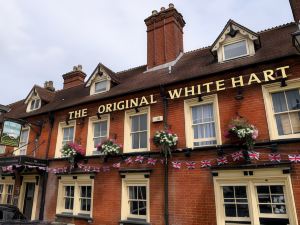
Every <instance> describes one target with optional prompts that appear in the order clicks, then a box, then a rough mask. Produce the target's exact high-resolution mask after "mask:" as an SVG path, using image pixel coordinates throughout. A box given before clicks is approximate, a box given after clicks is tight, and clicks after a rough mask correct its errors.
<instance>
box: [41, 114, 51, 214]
mask: <svg viewBox="0 0 300 225" xmlns="http://www.w3.org/2000/svg"><path fill="white" fill-rule="evenodd" d="M48 119H49V124H50V131H49V133H48V140H47V147H46V159H48V157H49V150H50V141H51V136H52V130H53V125H54V114H53V112H50V113H49V114H48ZM47 180H48V172H47V171H45V173H44V177H43V188H42V197H41V207H40V213H39V220H43V219H44V211H45V199H46V189H47Z"/></svg>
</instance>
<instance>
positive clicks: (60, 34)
mask: <svg viewBox="0 0 300 225" xmlns="http://www.w3.org/2000/svg"><path fill="white" fill-rule="evenodd" d="M172 2H173V3H174V4H175V7H176V8H177V10H178V11H179V12H180V13H182V15H183V17H184V19H185V22H186V26H185V27H184V48H185V51H190V50H193V49H197V48H200V47H204V46H208V45H211V44H212V43H213V41H214V40H215V39H216V37H217V36H218V35H219V33H220V32H221V30H222V29H223V27H224V25H225V24H226V22H227V21H228V20H229V19H230V18H231V19H233V20H235V21H236V22H238V23H240V24H242V25H244V26H246V27H248V28H250V29H252V30H253V31H261V30H264V29H266V28H270V27H273V26H277V25H281V24H284V23H287V22H291V21H292V20H293V19H292V13H291V10H290V6H289V1H288V0H193V1H192V0H190V1H188V0H186V1H183V0H173V1H172ZM169 3H170V0H168V1H165V0H152V1H149V0H126V1H125V0H119V1H117V0H110V1H107V0H106V1H104V0H43V1H41V0H26V1H23V0H0V104H9V103H12V102H15V101H17V100H21V99H24V98H25V97H26V96H27V94H28V93H29V91H30V90H31V88H32V87H33V85H34V84H38V85H40V86H43V84H44V81H46V80H53V81H54V85H55V88H56V89H61V88H62V83H63V79H62V76H61V75H62V74H64V73H66V72H69V71H71V69H72V67H73V66H74V65H78V64H81V65H82V66H83V70H84V72H85V73H86V74H87V75H88V76H89V75H90V74H91V72H92V71H93V70H94V68H95V67H96V65H97V64H98V62H102V63H103V64H105V65H106V66H108V67H109V68H111V69H112V70H113V71H115V72H118V71H121V70H125V69H128V68H131V67H136V66H139V65H143V64H145V63H146V26H145V24H144V19H145V18H146V17H148V16H150V15H151V11H152V10H154V9H156V10H158V11H159V9H160V7H162V6H164V7H168V4H169Z"/></svg>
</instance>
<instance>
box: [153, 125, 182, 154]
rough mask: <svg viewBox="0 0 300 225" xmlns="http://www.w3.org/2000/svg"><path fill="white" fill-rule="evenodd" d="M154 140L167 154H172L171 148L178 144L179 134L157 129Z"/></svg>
mask: <svg viewBox="0 0 300 225" xmlns="http://www.w3.org/2000/svg"><path fill="white" fill-rule="evenodd" d="M153 142H154V144H155V145H156V146H158V147H160V149H161V152H162V153H163V154H164V155H165V156H167V154H169V155H171V149H172V148H175V146H176V145H177V142H178V136H177V134H174V133H172V132H171V131H156V133H155V135H154V138H153Z"/></svg>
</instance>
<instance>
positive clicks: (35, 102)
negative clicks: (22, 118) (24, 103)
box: [30, 98, 41, 111]
mask: <svg viewBox="0 0 300 225" xmlns="http://www.w3.org/2000/svg"><path fill="white" fill-rule="evenodd" d="M40 107H41V100H40V99H39V98H37V99H32V100H31V103H30V111H33V110H37V109H39V108H40Z"/></svg>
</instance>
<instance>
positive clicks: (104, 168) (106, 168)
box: [102, 166, 110, 172]
mask: <svg viewBox="0 0 300 225" xmlns="http://www.w3.org/2000/svg"><path fill="white" fill-rule="evenodd" d="M102 170H103V172H109V171H110V167H109V166H103V167H102Z"/></svg>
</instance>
